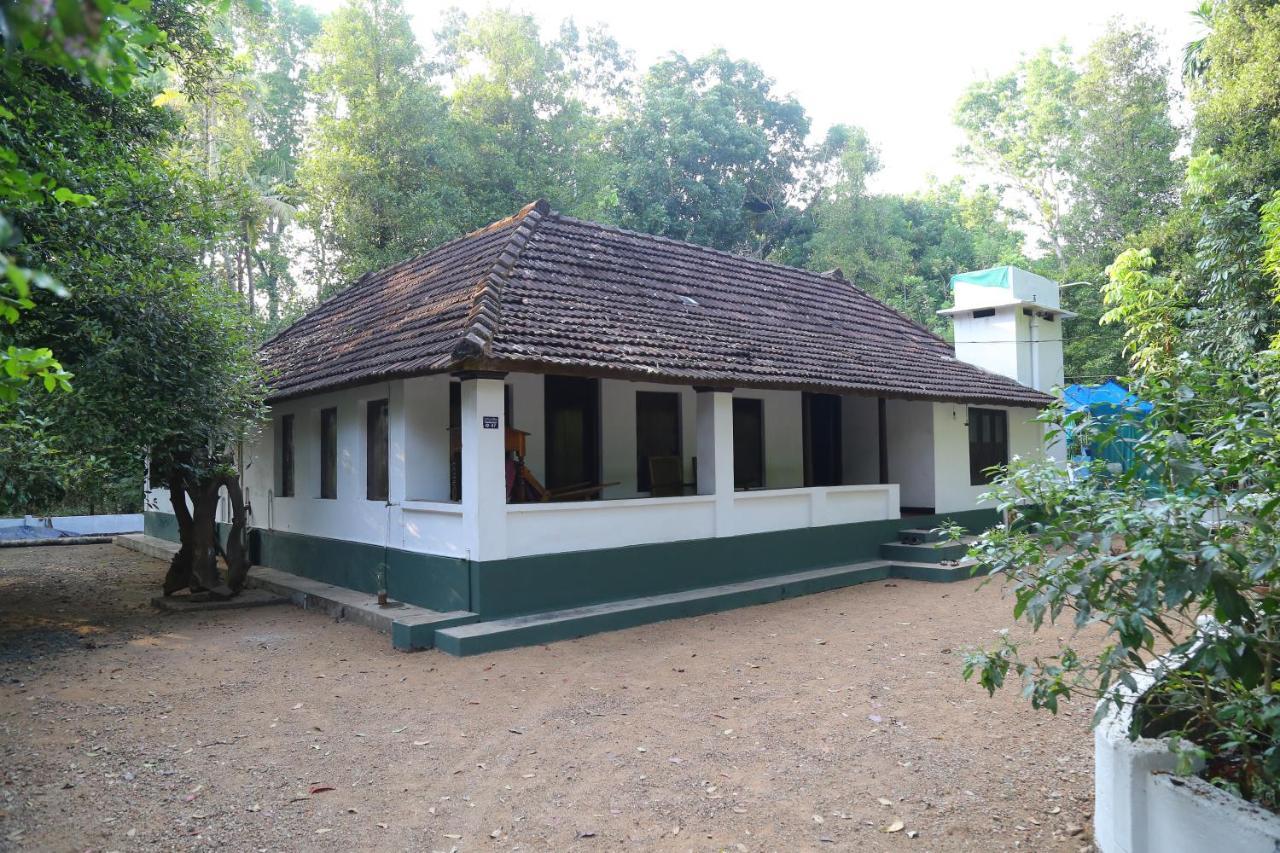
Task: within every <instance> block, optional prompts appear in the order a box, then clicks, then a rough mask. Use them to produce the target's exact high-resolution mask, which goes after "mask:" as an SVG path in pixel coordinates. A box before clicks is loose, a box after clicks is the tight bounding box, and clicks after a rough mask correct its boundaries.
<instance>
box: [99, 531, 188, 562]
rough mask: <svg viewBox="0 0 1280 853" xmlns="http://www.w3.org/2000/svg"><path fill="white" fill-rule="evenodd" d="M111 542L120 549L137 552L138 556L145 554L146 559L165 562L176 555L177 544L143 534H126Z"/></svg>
mask: <svg viewBox="0 0 1280 853" xmlns="http://www.w3.org/2000/svg"><path fill="white" fill-rule="evenodd" d="M111 541H112V542H113V543H114V544H116V545H119V546H120V547H121V548H128V549H129V550H130V551H137V552H138V553H139V554H146V555H147V556H148V557H154V558H155V559H157V560H164V561H165V562H168V561H169V560H172V559H173V555H174V554H176V553H178V543H177V542H170V541H169V540H168V539H160V538H158V537H156V536H148V535H147V534H145V533H126V534H125V535H123V536H117V537H115V538H114V539H112V540H111Z"/></svg>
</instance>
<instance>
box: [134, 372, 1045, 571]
mask: <svg viewBox="0 0 1280 853" xmlns="http://www.w3.org/2000/svg"><path fill="white" fill-rule="evenodd" d="M450 381H452V380H450V378H449V377H447V376H431V377H420V378H416V379H409V380H403V381H394V382H390V383H378V384H375V385H369V386H363V387H360V388H355V389H348V390H343V391H336V392H331V393H327V394H320V395H316V396H312V397H306V398H302V399H298V400H292V401H286V402H284V403H281V404H279V405H277V406H276V407H275V408H274V409H273V411H272V414H271V421H270V423H268V424H266V425H265V426H264V428H263V429H262V430H261V431H260V432H259V434H258V436H257V437H256V439H255V440H254V441H253V442H251V443H250V444H248V445H247V446H246V447H245V460H244V461H245V465H246V468H245V497H246V499H247V500H248V502H249V504H250V510H251V516H250V524H251V525H252V526H254V527H259V528H263V529H269V530H278V531H282V532H286V533H296V534H302V535H309V536H316V537H323V538H332V539H341V540H347V541H354V542H362V543H367V544H372V545H384V546H389V547H393V548H402V549H405V550H410V551H419V552H424V553H433V554H443V555H448V556H457V557H466V556H468V555H471V556H473V557H474V556H475V553H474V546H475V543H476V542H477V541H478V538H477V537H478V536H482V535H483V534H482V533H481V534H477V532H476V531H475V530H472V531H471V532H470V534H469V533H468V531H467V528H466V527H465V524H464V521H465V518H464V509H463V506H462V505H460V504H455V503H451V502H449V501H448V500H447V498H448V488H449V486H448V481H449V477H448V446H449V433H448V423H449V405H448V402H449V383H450ZM486 381H488V380H486ZM506 384H507V385H508V386H509V387H510V388H511V393H512V419H511V421H512V425H513V426H515V427H516V428H517V429H523V430H525V431H526V432H528V433H529V438H528V456H527V461H528V464H529V466H530V468H531V469H532V470H533V472H534V474H535V475H536V476H538V477H539V478H540V479H541V478H542V477H543V469H544V459H545V445H544V440H543V433H544V432H545V422H544V409H543V385H544V383H543V378H542V377H541V376H536V375H530V374H512V375H510V376H508V377H507V379H506ZM648 390H653V391H675V392H677V393H679V394H680V400H681V412H680V415H681V431H682V434H683V448H682V452H683V456H684V461H685V474H686V477H688V478H692V474H693V458H694V456H696V455H698V454H699V450H700V448H699V446H698V406H699V399H700V397H701V396H706V397H707V399H708V400H710V398H711V395H710V394H706V395H698V394H696V393H695V392H694V391H693V390H692V389H691V388H688V387H681V386H671V385H660V384H651V383H631V382H621V381H614V380H603V381H602V382H601V389H600V391H601V407H602V412H601V430H602V436H601V439H602V441H601V448H602V457H603V458H602V471H603V477H604V479H605V480H606V481H608V480H618V481H620V484H619V485H618V486H614V487H611V488H610V489H609V490H608V491H607V493H606V494H607V496H608V497H610V498H613V499H612V500H607V501H594V502H577V503H565V504H542V505H522V506H510V507H506V508H505V529H506V536H505V539H506V544H505V546H504V549H502V550H503V553H505V554H507V555H508V556H512V557H515V556H523V555H528V554H534V553H555V552H558V551H572V550H582V549H589V548H606V547H619V546H623V545H632V544H642V543H647V542H664V541H677V540H681V539H698V538H709V537H713V536H731V535H740V534H746V533H757V532H764V531H771V530H783V529H790V528H805V527H814V526H823V525H828V524H845V523H851V522H857V521H869V520H874V519H883V518H896V517H898V515H899V507H900V505H906V506H911V507H933V508H935V509H936V510H937V511H938V512H954V511H963V510H968V509H974V508H977V507H978V506H979V504H978V501H977V496H978V495H979V494H981V493H982V492H983V491H985V490H986V487H985V486H972V485H970V484H969V449H968V426H967V421H968V415H967V412H968V407H966V406H963V405H951V404H943V403H929V402H920V401H904V400H888V401H887V402H886V426H887V439H888V455H889V479H890V483H889V484H888V485H880V484H878V483H877V482H876V481H877V480H878V478H879V460H878V449H879V448H878V442H879V435H878V421H877V401H876V399H875V398H861V397H846V398H845V401H844V409H843V412H844V419H843V430H844V438H845V445H844V454H843V455H844V469H845V479H846V481H847V482H848V483H849V485H845V486H836V487H829V488H809V489H806V488H802V485H803V453H804V437H803V429H802V423H803V415H802V410H801V395H800V394H799V393H798V392H782V391H745V390H744V391H739V392H735V393H734V395H733V396H735V397H737V396H742V397H752V398H758V399H761V400H763V401H764V407H763V408H764V433H765V447H766V459H765V467H766V489H765V490H758V491H751V492H737V493H734V492H732V491H727V494H726V495H724V496H722V499H721V502H720V503H717V501H716V500H715V498H714V497H713V496H711V495H708V494H702V495H689V496H686V497H683V498H661V499H654V498H649V497H648V496H647V495H641V494H639V493H638V492H637V491H636V470H635V468H636V458H635V453H636V449H635V438H636V436H635V393H636V392H637V391H648ZM383 397H386V398H387V399H388V400H389V401H390V413H389V414H390V423H389V426H390V430H389V432H390V448H389V449H390V459H389V463H390V466H389V467H390V483H389V487H390V489H389V493H390V500H389V501H370V500H367V499H366V498H365V490H366V483H365V473H366V472H365V459H366V441H365V431H366V411H365V404H366V403H367V402H369V401H371V400H374V399H380V398H383ZM486 399H487V402H486V405H487V406H488V407H490V408H494V407H498V408H499V409H500V407H501V402H500V397H499V396H498V395H497V394H496V393H492V394H490V395H489V397H487V398H486ZM329 407H336V408H337V409H338V465H337V489H338V491H337V498H336V499H335V500H325V499H321V498H320V497H319V491H320V411H321V410H322V409H325V408H329ZM1008 411H1009V413H1010V414H1009V443H1010V454H1011V455H1018V456H1026V455H1029V454H1033V453H1036V452H1039V451H1040V449H1041V440H1040V428H1039V425H1038V424H1035V423H1034V422H1032V421H1031V419H1032V418H1033V417H1034V415H1035V412H1034V410H1031V409H1009V410H1008ZM487 412H488V409H486V413H487ZM285 414H293V415H294V460H295V461H294V465H295V469H294V492H295V496H294V497H289V498H286V497H281V496H280V495H279V482H278V476H279V475H278V472H277V471H276V470H275V462H276V459H277V458H278V448H277V447H276V441H277V440H278V435H279V429H278V424H279V422H280V418H281V417H282V416H283V415H285ZM729 434H730V435H731V432H730V433H729ZM499 435H500V433H499ZM484 437H485V438H494V436H489V435H487V434H485V435H484ZM702 452H704V453H705V452H707V450H706V448H702ZM495 455H499V456H500V453H497V452H495ZM464 476H465V466H464ZM730 482H731V480H730ZM721 503H722V504H723V506H721ZM147 506H148V509H154V510H158V511H161V512H171V511H172V510H171V507H170V506H169V501H168V492H167V490H166V489H164V488H160V489H156V490H154V491H152V492H150V493H149V499H148V504H147ZM499 526H502V525H499Z"/></svg>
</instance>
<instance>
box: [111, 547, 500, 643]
mask: <svg viewBox="0 0 1280 853" xmlns="http://www.w3.org/2000/svg"><path fill="white" fill-rule="evenodd" d="M113 541H114V542H115V544H117V545H120V546H121V547H124V548H129V549H130V550H133V551H137V552H139V553H141V554H146V555H147V556H148V557H154V558H155V559H157V560H165V561H168V560H171V559H172V558H173V555H174V554H176V553H178V543H177V542H170V541H169V540H168V539H158V538H156V537H155V536H147V535H146V534H144V533H130V534H128V535H126V536H117V537H116V538H115V539H114V540H113ZM245 585H246V586H247V587H248V588H250V589H259V590H265V591H266V592H268V593H270V594H272V595H273V596H279V597H281V598H285V599H287V600H288V601H290V602H291V603H293V604H296V605H298V606H299V607H301V608H303V609H304V610H319V611H320V612H322V613H326V614H328V615H330V616H333V617H334V618H336V619H345V620H346V621H348V622H355V623H357V624H360V625H364V626H366V627H369V628H372V629H374V630H375V631H380V632H382V633H383V634H390V635H391V645H393V646H394V647H395V648H397V649H401V650H403V651H416V650H418V649H429V648H431V644H432V642H433V641H434V639H435V634H436V630H437V629H439V628H448V627H450V626H453V625H463V624H466V623H467V622H474V621H475V620H476V619H478V618H479V617H478V616H477V615H476V614H474V613H472V612H470V611H466V610H455V611H450V612H447V613H442V612H439V611H436V610H428V609H427V608H425V607H417V606H415V605H412V604H404V603H402V602H393V604H392V606H391V607H385V608H384V607H379V606H378V600H377V597H376V596H373V595H370V594H369V593H367V592H359V591H357V590H354V589H348V588H346V587H342V586H334V585H333V584H328V583H321V582H320V581H313V580H311V579H309V578H304V577H302V576H301V575H294V574H290V573H289V572H282V571H280V570H279V569H270V568H267V567H266V566H253V567H252V568H250V569H249V579H248V581H247V582H246V584H245Z"/></svg>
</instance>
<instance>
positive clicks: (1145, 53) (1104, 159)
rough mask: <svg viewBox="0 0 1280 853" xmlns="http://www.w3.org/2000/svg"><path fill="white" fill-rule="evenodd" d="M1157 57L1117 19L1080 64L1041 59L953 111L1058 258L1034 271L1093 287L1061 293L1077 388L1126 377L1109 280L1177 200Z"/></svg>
mask: <svg viewBox="0 0 1280 853" xmlns="http://www.w3.org/2000/svg"><path fill="white" fill-rule="evenodd" d="M1160 54H1161V51H1160V45H1159V43H1158V42H1157V40H1156V38H1155V36H1154V35H1153V34H1152V32H1151V30H1150V29H1149V28H1147V27H1131V26H1126V25H1125V24H1123V23H1122V22H1119V21H1115V22H1112V24H1111V26H1110V27H1109V28H1108V30H1107V32H1106V33H1105V34H1104V35H1103V36H1102V38H1100V39H1099V40H1098V41H1096V42H1095V43H1094V44H1093V45H1092V46H1091V47H1090V48H1089V51H1088V52H1087V54H1086V55H1085V56H1084V57H1083V60H1082V61H1080V62H1076V61H1075V60H1074V59H1073V57H1072V56H1071V54H1070V53H1069V52H1068V51H1066V49H1065V48H1060V49H1058V50H1043V51H1041V52H1040V53H1038V54H1036V55H1034V56H1032V57H1031V58H1029V59H1027V60H1024V61H1023V62H1022V63H1021V64H1020V65H1019V66H1018V67H1017V68H1016V69H1015V70H1014V71H1013V72H1011V73H1009V74H1007V75H1004V76H1002V77H999V78H996V79H995V80H990V81H982V82H978V83H975V84H973V85H972V86H971V87H970V88H969V90H968V92H967V93H966V94H965V96H964V98H963V99H962V100H961V102H960V104H959V105H958V107H957V109H956V123H957V124H958V125H959V126H960V127H961V128H962V129H964V130H965V132H966V133H967V135H968V138H969V145H968V147H967V148H966V149H965V152H964V153H965V154H966V155H967V157H968V158H969V159H970V161H971V162H974V163H977V164H980V165H982V166H984V167H985V168H987V169H990V170H991V171H993V172H994V173H995V174H997V175H999V176H1001V178H1002V179H1003V180H1004V181H1005V182H1006V186H1007V189H1009V190H1011V191H1012V196H1013V198H1015V199H1020V200H1021V202H1022V204H1023V206H1025V207H1026V208H1027V209H1028V210H1029V212H1030V214H1031V221H1032V224H1033V226H1034V227H1035V228H1036V229H1037V230H1039V231H1040V232H1041V234H1042V237H1043V242H1044V245H1045V246H1047V247H1048V248H1049V249H1051V256H1050V257H1049V258H1046V259H1045V260H1043V261H1041V262H1039V263H1037V265H1036V267H1037V269H1036V272H1039V273H1041V274H1043V275H1045V276H1047V277H1049V278H1052V279H1056V280H1058V281H1060V282H1064V283H1066V282H1080V281H1083V282H1089V283H1090V284H1091V285H1092V286H1089V287H1086V286H1084V285H1077V286H1075V287H1073V288H1072V289H1069V290H1064V291H1063V307H1065V308H1067V309H1069V310H1072V311H1075V312H1076V313H1078V314H1079V315H1080V317H1079V318H1078V319H1076V320H1074V321H1072V322H1071V325H1070V335H1069V336H1068V337H1067V340H1066V342H1065V346H1064V358H1065V361H1066V374H1067V377H1068V379H1072V378H1079V379H1083V380H1085V381H1097V380H1100V379H1102V378H1103V377H1105V376H1108V375H1116V374H1119V373H1122V372H1123V370H1124V361H1123V358H1122V357H1121V346H1122V345H1121V341H1120V340H1119V337H1118V334H1117V331H1116V329H1115V328H1114V327H1106V326H1100V325H1099V319H1100V317H1101V315H1102V313H1103V311H1104V310H1105V308H1104V306H1103V300H1102V294H1101V289H1100V286H1099V285H1100V282H1101V281H1102V279H1103V271H1104V269H1105V267H1106V266H1107V264H1108V262H1109V261H1110V259H1111V258H1112V257H1114V256H1115V254H1117V253H1118V252H1120V251H1122V250H1123V249H1124V248H1127V245H1128V239H1129V238H1130V237H1131V236H1132V235H1136V234H1139V233H1142V232H1144V231H1147V230H1148V229H1152V228H1156V227H1159V225H1160V223H1161V222H1162V221H1163V219H1164V218H1165V217H1167V216H1168V215H1169V214H1170V213H1171V212H1172V211H1173V210H1174V208H1175V206H1176V204H1177V202H1178V183H1179V179H1180V176H1181V173H1182V164H1181V162H1180V161H1179V160H1178V158H1177V157H1175V156H1174V152H1175V150H1176V149H1177V146H1178V144H1179V141H1180V133H1179V131H1178V129H1177V128H1176V127H1175V125H1174V124H1173V120H1172V118H1171V109H1170V104H1171V101H1172V95H1171V93H1170V91H1169V86H1168V75H1169V69H1168V67H1167V65H1166V63H1165V62H1164V60H1163V59H1162V58H1161V56H1160ZM1149 244H1150V241H1146V242H1145V243H1144V245H1149Z"/></svg>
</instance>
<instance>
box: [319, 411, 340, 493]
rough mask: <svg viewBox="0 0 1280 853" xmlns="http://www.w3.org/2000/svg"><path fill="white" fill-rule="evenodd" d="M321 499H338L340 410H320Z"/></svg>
mask: <svg viewBox="0 0 1280 853" xmlns="http://www.w3.org/2000/svg"><path fill="white" fill-rule="evenodd" d="M320 497H322V498H325V499H326V500H334V499H336V498H337V497H338V410H337V409H321V410H320Z"/></svg>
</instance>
